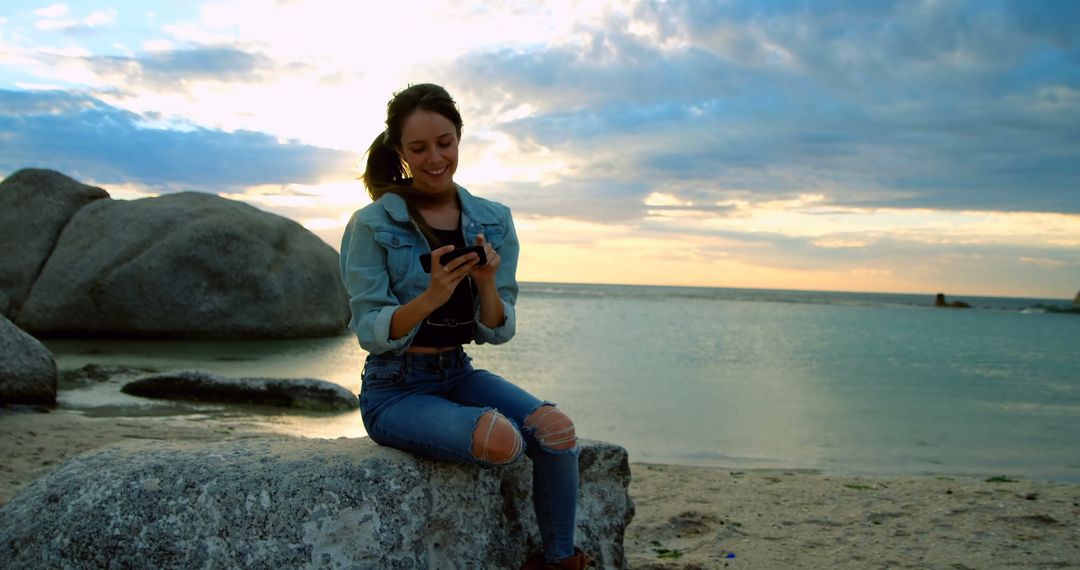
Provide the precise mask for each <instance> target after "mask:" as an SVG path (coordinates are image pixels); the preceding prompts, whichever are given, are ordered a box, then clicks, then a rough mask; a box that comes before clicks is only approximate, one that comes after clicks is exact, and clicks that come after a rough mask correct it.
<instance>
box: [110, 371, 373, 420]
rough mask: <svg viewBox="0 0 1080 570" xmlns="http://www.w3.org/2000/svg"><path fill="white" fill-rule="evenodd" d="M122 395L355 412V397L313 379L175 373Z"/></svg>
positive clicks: (135, 385) (127, 389)
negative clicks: (229, 376) (228, 376)
mask: <svg viewBox="0 0 1080 570" xmlns="http://www.w3.org/2000/svg"><path fill="white" fill-rule="evenodd" d="M121 391H122V392H124V393H125V394H131V395H132V396H142V397H144V398H164V399H168V400H192V401H196V402H225V403H229V404H258V405H263V406H280V407H284V408H300V409H304V410H318V411H327V412H332V411H344V410H355V409H357V408H359V407H360V401H359V400H358V399H357V397H356V394H353V393H352V392H350V391H349V390H347V389H345V388H344V387H343V386H341V385H339V384H335V383H333V382H327V381H326V380H317V379H314V378H295V379H294V378H226V377H224V376H218V375H216V374H212V373H210V372H207V371H205V370H177V371H175V372H165V373H162V374H154V375H152V376H146V377H143V378H139V379H138V380H135V381H133V382H128V383H127V384H124V387H123V388H121Z"/></svg>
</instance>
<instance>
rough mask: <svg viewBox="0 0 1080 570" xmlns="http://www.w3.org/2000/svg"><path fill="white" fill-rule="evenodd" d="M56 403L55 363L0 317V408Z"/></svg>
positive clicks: (49, 353) (39, 344)
mask: <svg viewBox="0 0 1080 570" xmlns="http://www.w3.org/2000/svg"><path fill="white" fill-rule="evenodd" d="M55 403H56V361H55V360H54V359H53V355H52V353H51V352H49V350H48V349H47V348H45V347H44V346H43V345H42V344H41V343H40V342H38V340H37V339H35V338H34V337H32V336H30V335H28V334H26V333H25V332H23V331H21V330H19V327H16V326H15V325H14V324H12V323H11V321H9V320H7V318H6V317H4V316H2V315H0V404H35V405H41V404H44V405H52V404H55Z"/></svg>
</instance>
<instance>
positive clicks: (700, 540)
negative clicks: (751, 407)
mask: <svg viewBox="0 0 1080 570" xmlns="http://www.w3.org/2000/svg"><path fill="white" fill-rule="evenodd" d="M265 434H266V431H265V429H263V428H261V427H260V426H257V425H254V424H252V425H246V424H237V423H229V424H224V423H221V422H217V421H215V420H213V419H198V420H193V419H185V418H169V417H165V418H162V417H157V418H91V417H85V416H83V415H81V414H79V413H76V412H71V411H66V410H58V411H54V412H52V413H11V412H3V413H0V446H2V449H3V452H2V456H3V457H4V461H3V463H2V464H0V503H3V502H7V501H8V500H9V499H10V498H11V497H12V496H14V495H15V494H16V493H17V492H18V491H19V489H21V488H22V487H23V486H25V485H26V484H27V483H29V482H30V481H32V480H33V479H34V478H36V477H39V476H41V475H44V474H45V473H47V472H49V471H51V470H52V469H55V468H56V467H57V466H58V465H60V464H61V463H62V462H63V461H64V460H66V459H67V458H69V457H71V456H73V455H76V454H78V453H81V452H83V451H87V450H90V449H93V448H95V447H98V446H101V445H105V444H109V443H113V442H117V441H123V440H126V439H131V438H143V439H171V440H177V439H179V440H203V441H219V440H227V439H237V438H246V437H260V436H263V435H265ZM632 470H633V482H632V483H631V488H630V492H631V495H632V496H633V498H634V500H635V502H636V503H637V514H636V516H635V517H634V521H633V523H632V524H631V525H630V527H629V528H628V529H627V534H626V540H625V546H626V552H627V556H628V559H629V561H630V567H631V568H643V569H661V568H663V569H668V568H671V569H675V568H685V569H698V568H700V569H706V568H725V567H726V568H954V569H964V568H1074V567H1080V525H1078V522H1080V485H1075V484H1060V483H1049V482H1033V481H1024V480H1012V479H997V480H994V479H991V480H987V478H985V477H981V478H973V477H952V476H949V477H946V476H939V477H905V478H879V477H874V478H868V477H854V476H838V475H830V474H822V473H814V472H803V471H771V470H749V471H738V470H732V469H724V468H714V467H687V466H675V465H656V464H645V463H635V464H633V466H632Z"/></svg>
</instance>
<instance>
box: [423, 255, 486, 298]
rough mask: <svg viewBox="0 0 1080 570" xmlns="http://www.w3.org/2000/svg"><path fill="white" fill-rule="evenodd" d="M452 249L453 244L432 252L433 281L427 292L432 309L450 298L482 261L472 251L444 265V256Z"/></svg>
mask: <svg viewBox="0 0 1080 570" xmlns="http://www.w3.org/2000/svg"><path fill="white" fill-rule="evenodd" d="M451 251H454V246H453V245H444V246H442V247H440V248H439V249H436V250H435V251H432V252H431V283H430V284H428V288H427V291H426V293H427V297H428V301H429V303H430V304H431V305H430V306H431V310H432V311H434V310H435V309H436V308H438V307H441V306H442V305H443V304H444V303H446V302H447V301H449V300H450V296H451V295H453V294H454V289H456V288H457V286H458V283H461V280H462V279H464V278H465V276H466V275H468V274H469V271H471V270H472V268H473V267H475V266H476V264H477V262H479V261H480V256H478V255H476V254H475V253H470V254H468V255H463V256H461V257H459V258H457V259H454V260H451V261H449V262H448V263H447V264H446V265H443V264H442V261H441V258H442V256H443V255H446V254H447V253H450V252H451Z"/></svg>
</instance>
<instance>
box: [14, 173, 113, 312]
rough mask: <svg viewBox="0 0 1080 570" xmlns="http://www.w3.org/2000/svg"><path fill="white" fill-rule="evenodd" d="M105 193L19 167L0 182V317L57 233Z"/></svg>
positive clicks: (33, 275) (17, 299)
mask: <svg viewBox="0 0 1080 570" xmlns="http://www.w3.org/2000/svg"><path fill="white" fill-rule="evenodd" d="M108 197H109V193H108V192H106V191H104V190H102V189H101V188H98V187H96V186H87V185H85V184H80V183H79V182H77V181H75V180H72V179H71V178H68V177H67V176H64V175H63V174H60V173H59V172H54V171H52V170H38V169H32V168H28V169H24V170H20V171H18V172H16V173H14V174H12V175H11V176H8V177H7V178H5V179H4V180H3V182H0V228H4V231H3V232H0V251H2V252H4V254H3V255H2V256H0V295H3V296H6V297H7V303H4V304H5V305H7V306H6V307H0V309H2V310H0V314H3V315H7V316H12V315H14V314H15V313H14V309H16V308H17V307H19V306H21V305H22V303H23V301H24V300H25V299H26V295H27V294H29V292H30V287H31V286H32V285H33V283H34V280H35V279H37V276H38V274H39V273H40V272H41V268H42V266H43V265H45V261H46V260H47V259H48V258H49V255H50V254H51V253H52V251H53V248H54V247H55V246H56V242H57V240H58V239H59V238H60V232H61V231H63V229H64V226H66V225H67V223H68V220H70V219H71V216H73V215H74V214H75V212H78V211H79V209H80V208H82V207H83V206H85V205H87V204H89V203H91V202H93V201H95V200H100V199H102V198H108Z"/></svg>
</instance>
